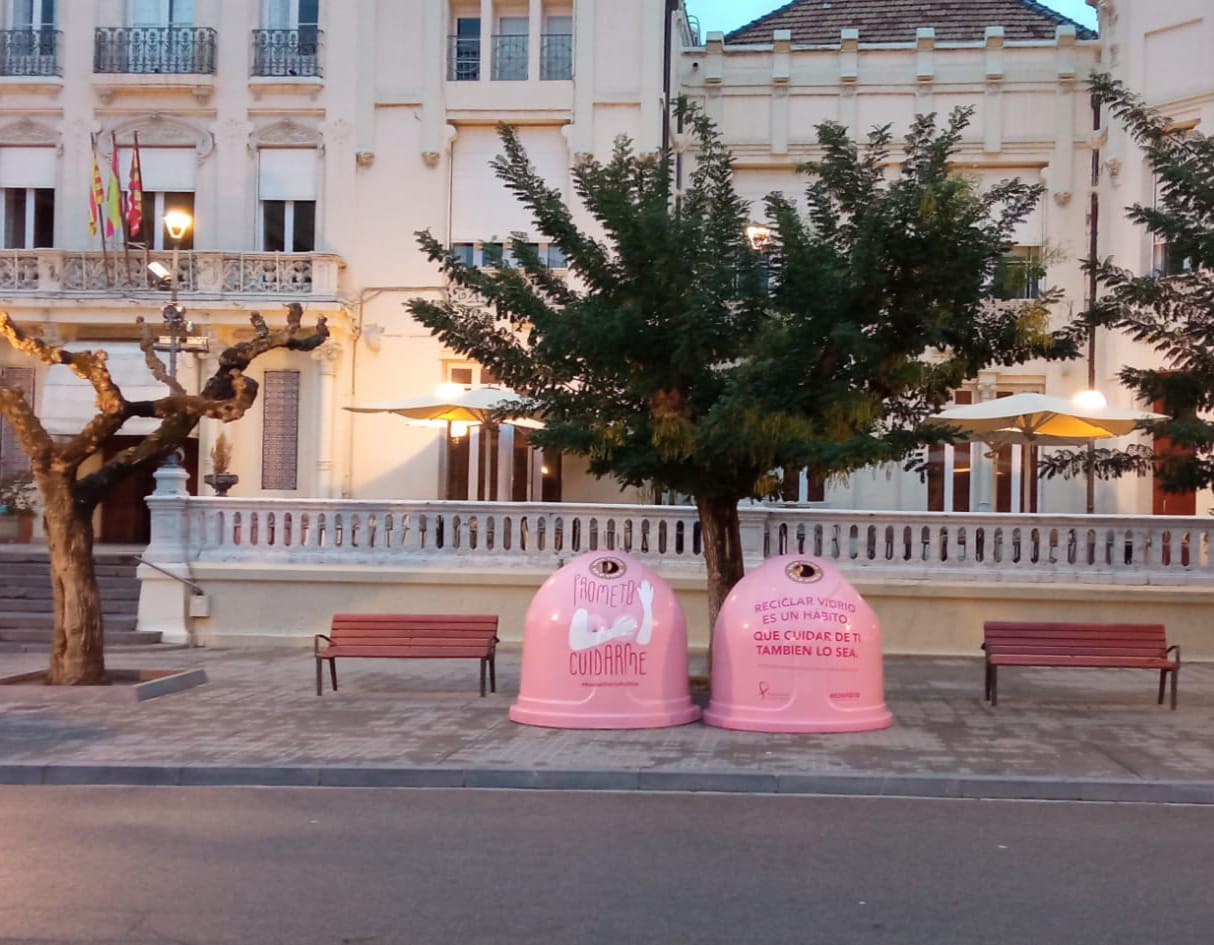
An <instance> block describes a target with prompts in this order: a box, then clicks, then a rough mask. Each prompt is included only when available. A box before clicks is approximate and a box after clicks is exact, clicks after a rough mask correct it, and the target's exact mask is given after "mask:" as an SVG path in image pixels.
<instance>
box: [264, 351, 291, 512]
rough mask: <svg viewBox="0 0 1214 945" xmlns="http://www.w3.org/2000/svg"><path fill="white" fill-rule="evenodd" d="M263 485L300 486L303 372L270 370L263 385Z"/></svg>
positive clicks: (287, 488) (274, 486) (289, 487)
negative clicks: (300, 383) (300, 407)
mask: <svg viewBox="0 0 1214 945" xmlns="http://www.w3.org/2000/svg"><path fill="white" fill-rule="evenodd" d="M262 386H263V390H262V395H261V396H262V401H261V402H262V408H261V409H262V420H261V487H262V488H263V489H277V490H286V491H290V490H294V489H298V488H299V372H298V371H266V376H265V383H264V384H263V385H262Z"/></svg>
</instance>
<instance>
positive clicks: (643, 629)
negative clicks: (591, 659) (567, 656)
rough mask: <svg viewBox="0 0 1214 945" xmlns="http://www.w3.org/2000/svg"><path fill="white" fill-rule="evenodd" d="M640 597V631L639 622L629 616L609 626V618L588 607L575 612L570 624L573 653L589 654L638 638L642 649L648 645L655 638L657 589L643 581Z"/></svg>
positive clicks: (638, 594) (639, 592)
mask: <svg viewBox="0 0 1214 945" xmlns="http://www.w3.org/2000/svg"><path fill="white" fill-rule="evenodd" d="M637 597H639V598H640V599H641V625H640V626H639V627H638V626H637V622H636V618H635V617H632V616H630V615H628V614H621V615H620V616H618V617H616V619H615V622H614V623H612V624H611V625H610V626H608V624H607V618H606V617H604V616H603V615H602V614H592V613H590V611H588V610H587V609H586V608H585V607H579V608H578V609H577V610H575V611H574V612H573V619H571V620H570V621H569V649H571V650H588V649H590V648H591V647H594V646H599V645H600V644H603V643H607V642H609V641H611V640H618V639H620V638H622V637H635V639H634V642H635V643H637V644H638V645H640V646H645V645H646V644H648V643H649V640H650V638H651V637H652V636H653V585H652V584H650V583H649V582H648V581H642V582H641V584H640V586H639V587H638V588H637Z"/></svg>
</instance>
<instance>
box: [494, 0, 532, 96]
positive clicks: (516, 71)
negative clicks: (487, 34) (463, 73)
mask: <svg viewBox="0 0 1214 945" xmlns="http://www.w3.org/2000/svg"><path fill="white" fill-rule="evenodd" d="M497 30H498V34H497V35H496V36H494V37H493V78H494V79H497V80H498V81H507V82H518V81H522V80H525V79H526V78H527V42H528V38H529V37H528V34H527V31H528V26H527V17H525V16H503V17H500V18H499V19H498V22H497Z"/></svg>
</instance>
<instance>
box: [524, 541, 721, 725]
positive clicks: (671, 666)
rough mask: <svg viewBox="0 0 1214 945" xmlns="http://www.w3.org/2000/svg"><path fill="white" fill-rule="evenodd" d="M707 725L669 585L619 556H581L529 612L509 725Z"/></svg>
mask: <svg viewBox="0 0 1214 945" xmlns="http://www.w3.org/2000/svg"><path fill="white" fill-rule="evenodd" d="M699 717H700V710H699V708H698V707H697V706H694V705H692V703H691V692H690V690H689V687H688V680H687V623H686V621H685V620H684V618H683V611H682V609H681V608H680V607H679V602H678V600H677V599H676V598H675V596H674V591H672V590H671V589H670V585H668V584H667V583H666V582H665V581H663V580H662V579H661V578H660V577H658V575H657V574H656V573H655V572H654V571H652V570H651V569H649V568H647V567H646V566H645V565H643V564H641V562H639V561H637V560H636V559H635V558H633V557H631V556H629V555H626V554H620V553H617V552H614V551H603V552H591V553H590V554H585V555H581V556H580V557H577V558H574V559H573V560H572V561H570V562H569V563H568V564H567V565H565V566H564V567H563V568H561V569H560V570H559V571H557V572H556V573H555V574H554V575H552V577H550V578H548V580H547V581H545V582H544V585H543V586H542V587H541V588H540V589H539V590H538V591H537V592H536V595H535V597H534V598H533V599H532V601H531V606H530V607H528V608H527V617H526V622H525V623H524V625H523V669H522V677H521V679H520V680H519V693H518V701H517V702H516V703H515V704H514V705H512V706H511V707H510V718H511V719H513V720H514V721H515V722H522V723H523V724H525V725H544V726H547V727H549V728H660V727H662V726H667V725H683V724H685V723H687V722H694V721H695V720H696V719H697V718H699Z"/></svg>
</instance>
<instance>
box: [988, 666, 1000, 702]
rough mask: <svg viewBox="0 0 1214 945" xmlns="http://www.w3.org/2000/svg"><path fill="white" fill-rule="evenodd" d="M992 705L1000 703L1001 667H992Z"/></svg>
mask: <svg viewBox="0 0 1214 945" xmlns="http://www.w3.org/2000/svg"><path fill="white" fill-rule="evenodd" d="M990 696H991V705H992V706H996V705H998V704H999V667H998V666H992V667H991V684H990Z"/></svg>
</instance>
